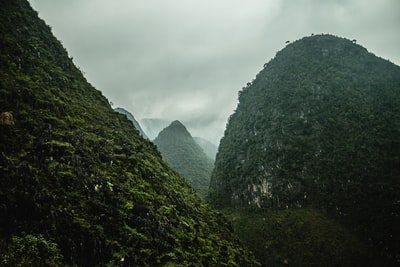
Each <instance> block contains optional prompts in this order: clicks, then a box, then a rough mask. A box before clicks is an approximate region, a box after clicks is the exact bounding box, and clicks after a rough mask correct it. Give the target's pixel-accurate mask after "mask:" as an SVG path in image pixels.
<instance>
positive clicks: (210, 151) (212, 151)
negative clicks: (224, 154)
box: [193, 137, 218, 161]
mask: <svg viewBox="0 0 400 267" xmlns="http://www.w3.org/2000/svg"><path fill="white" fill-rule="evenodd" d="M193 139H194V141H195V142H196V143H197V144H198V145H199V146H200V147H201V148H202V149H203V151H204V153H206V155H207V157H209V158H210V159H211V160H213V161H214V160H215V156H216V155H217V151H218V147H217V146H216V145H214V144H213V143H211V142H210V141H208V140H206V139H204V138H201V137H193Z"/></svg>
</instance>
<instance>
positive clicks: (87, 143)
mask: <svg viewBox="0 0 400 267" xmlns="http://www.w3.org/2000/svg"><path fill="white" fill-rule="evenodd" d="M0 151H1V152H0V265H1V266H258V264H257V262H255V260H254V258H253V257H251V256H249V254H248V253H247V252H246V251H245V250H244V249H243V248H242V247H241V246H240V245H239V244H238V241H237V240H236V239H235V237H234V236H233V234H232V229H231V226H230V224H229V223H228V221H227V220H226V219H225V217H224V216H222V215H221V214H220V213H217V212H215V211H213V210H210V209H209V208H208V207H207V206H206V205H205V204H203V202H202V201H201V200H200V198H199V197H198V196H197V195H196V194H195V193H194V192H193V190H192V189H191V188H190V187H189V185H188V184H187V182H186V181H185V180H184V179H183V178H181V177H179V176H178V175H177V174H176V173H175V172H174V171H173V170H172V169H171V168H170V167H168V166H167V164H166V163H164V162H163V161H162V159H161V155H160V154H159V152H158V151H157V149H156V147H155V145H154V144H152V143H151V142H149V141H147V140H145V139H143V138H142V137H141V136H140V135H139V133H138V131H137V130H136V129H134V127H132V123H131V122H130V121H128V120H127V119H126V117H125V116H124V115H120V114H117V113H116V112H114V111H113V109H112V108H111V107H110V105H109V103H108V101H107V99H106V98H105V97H104V96H102V94H101V92H100V91H98V90H96V89H95V88H93V87H92V86H91V85H90V84H89V83H88V82H87V81H86V79H85V78H84V76H83V75H82V73H81V71H80V70H79V69H78V68H76V67H75V66H74V64H73V62H72V59H70V58H69V57H68V55H67V52H66V51H65V49H64V48H63V47H62V45H61V43H60V42H59V41H57V40H56V39H55V38H54V37H53V35H52V33H51V30H50V28H49V27H48V26H46V24H45V23H44V22H43V21H42V20H40V19H39V18H38V15H37V13H36V12H35V11H33V10H32V8H31V7H30V5H29V3H28V1H26V0H4V1H2V3H1V7H0Z"/></svg>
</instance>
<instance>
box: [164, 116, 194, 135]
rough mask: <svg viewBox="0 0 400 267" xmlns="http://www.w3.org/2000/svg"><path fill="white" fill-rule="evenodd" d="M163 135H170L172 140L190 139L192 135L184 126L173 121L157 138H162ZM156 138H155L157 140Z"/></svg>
mask: <svg viewBox="0 0 400 267" xmlns="http://www.w3.org/2000/svg"><path fill="white" fill-rule="evenodd" d="M165 135H171V137H173V138H178V139H179V138H185V139H188V138H189V139H191V138H192V135H191V134H190V133H189V131H188V130H187V129H186V127H185V125H183V124H182V123H181V122H180V121H178V120H175V121H173V122H172V123H171V124H170V125H169V126H167V127H165V128H164V129H163V130H162V131H161V132H160V133H159V134H158V137H163V136H165ZM158 137H157V138H158Z"/></svg>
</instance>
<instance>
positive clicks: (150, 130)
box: [140, 118, 171, 140]
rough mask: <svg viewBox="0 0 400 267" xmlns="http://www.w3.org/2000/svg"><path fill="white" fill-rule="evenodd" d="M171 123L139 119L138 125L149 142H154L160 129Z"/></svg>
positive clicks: (153, 119) (152, 119)
mask: <svg viewBox="0 0 400 267" xmlns="http://www.w3.org/2000/svg"><path fill="white" fill-rule="evenodd" d="M170 123H171V121H167V120H163V119H155V118H148V119H141V120H140V124H141V125H142V127H143V131H144V132H145V133H146V135H147V136H148V137H149V138H150V140H154V139H155V138H156V137H157V135H158V134H159V133H160V132H161V130H162V129H164V128H165V127H167V126H168V125H169V124H170Z"/></svg>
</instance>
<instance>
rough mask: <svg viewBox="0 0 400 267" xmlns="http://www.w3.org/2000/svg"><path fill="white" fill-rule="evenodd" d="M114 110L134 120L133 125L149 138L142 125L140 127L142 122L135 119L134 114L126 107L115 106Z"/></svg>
mask: <svg viewBox="0 0 400 267" xmlns="http://www.w3.org/2000/svg"><path fill="white" fill-rule="evenodd" d="M114 111H115V112H118V113H120V114H122V115H125V116H126V118H127V119H128V120H130V121H131V122H132V124H133V126H134V127H135V128H136V130H138V131H139V133H140V134H141V135H142V136H143V137H144V138H147V139H148V137H147V136H146V134H145V133H144V132H143V130H142V127H140V124H139V123H138V121H137V120H136V119H135V117H134V116H133V115H132V113H130V112H129V111H127V110H126V109H124V108H115V109H114Z"/></svg>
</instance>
